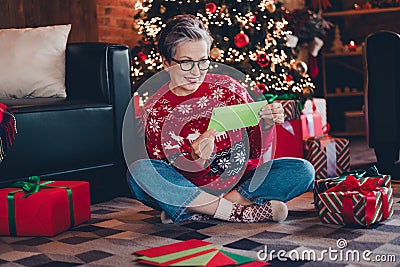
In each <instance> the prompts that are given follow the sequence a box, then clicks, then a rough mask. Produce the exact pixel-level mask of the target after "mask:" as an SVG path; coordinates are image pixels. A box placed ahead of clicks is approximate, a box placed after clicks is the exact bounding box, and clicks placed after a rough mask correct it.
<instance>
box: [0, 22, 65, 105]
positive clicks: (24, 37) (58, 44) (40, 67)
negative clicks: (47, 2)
mask: <svg viewBox="0 0 400 267" xmlns="http://www.w3.org/2000/svg"><path fill="white" fill-rule="evenodd" d="M70 30H71V24H68V25H56V26H48V27H38V28H24V29H0V99H19V98H37V97H60V98H65V97H66V96H67V94H66V89H65V49H66V45H67V39H68V35H69V32H70Z"/></svg>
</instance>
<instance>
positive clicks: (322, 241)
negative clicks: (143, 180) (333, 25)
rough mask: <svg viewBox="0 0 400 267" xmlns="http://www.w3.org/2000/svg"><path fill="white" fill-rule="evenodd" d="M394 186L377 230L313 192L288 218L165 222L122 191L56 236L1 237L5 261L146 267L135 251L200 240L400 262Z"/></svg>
mask: <svg viewBox="0 0 400 267" xmlns="http://www.w3.org/2000/svg"><path fill="white" fill-rule="evenodd" d="M393 187H394V191H395V194H394V197H395V198H394V202H395V205H394V209H395V211H394V216H393V217H392V218H391V219H390V220H387V221H384V222H381V223H378V224H376V225H374V226H373V227H371V228H370V229H352V228H347V227H342V226H338V225H329V224H323V223H321V222H320V221H319V219H318V217H317V213H316V211H315V210H314V208H313V204H312V201H313V200H312V193H311V192H307V193H305V194H303V195H302V196H300V197H298V198H296V199H294V200H292V201H290V202H289V203H288V206H289V209H290V212H289V216H288V219H287V220H286V221H285V222H283V223H256V224H233V223H225V222H220V221H216V220H211V221H203V222H186V223H181V224H176V225H174V224H172V225H164V224H161V223H160V219H159V213H158V212H156V211H155V210H153V209H151V208H148V207H146V206H144V205H142V204H141V203H139V202H138V201H136V200H133V199H130V198H116V199H113V200H111V201H108V202H105V203H99V204H95V205H92V207H91V209H92V219H91V220H90V221H88V222H86V223H85V224H82V225H80V226H78V227H76V228H75V229H72V230H70V231H67V232H64V233H61V234H59V235H57V236H55V237H51V238H47V237H35V238H32V237H30V238H27V237H0V265H1V266H142V265H139V264H138V263H136V261H135V256H134V255H132V253H133V252H134V251H137V250H141V249H145V248H150V247H155V246H160V245H165V244H171V243H174V242H178V241H181V240H189V239H199V240H205V241H209V242H212V243H214V244H215V245H222V246H223V249H224V250H226V251H228V252H233V253H237V254H241V255H244V256H250V257H252V258H257V254H259V255H260V256H261V257H264V258H265V259H266V260H270V259H271V258H269V256H272V258H273V259H272V260H270V262H271V265H272V266H345V265H349V264H350V265H353V266H354V265H358V266H360V265H362V266H376V265H383V266H400V184H398V183H397V184H393ZM278 251H280V252H278ZM324 251H325V252H324ZM329 251H330V252H329ZM368 251H371V253H368ZM258 252H260V253H258ZM265 252H267V255H268V257H267V256H266V254H265ZM363 252H364V254H365V255H364V259H363V254H362V253H363ZM329 253H330V254H329ZM321 255H322V256H321ZM357 255H358V256H359V257H360V261H359V260H357ZM367 258H368V259H370V260H371V261H369V262H367V261H366V260H365V259H367ZM292 259H298V260H292ZM310 259H314V260H315V261H311V260H310ZM368 259H367V260H368ZM377 260H386V261H391V262H386V263H384V264H383V263H382V262H380V263H378V262H377ZM394 260H397V261H394Z"/></svg>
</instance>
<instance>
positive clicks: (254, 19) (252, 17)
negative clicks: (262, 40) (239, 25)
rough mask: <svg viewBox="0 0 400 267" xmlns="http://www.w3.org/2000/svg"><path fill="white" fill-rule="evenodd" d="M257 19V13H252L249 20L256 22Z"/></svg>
mask: <svg viewBox="0 0 400 267" xmlns="http://www.w3.org/2000/svg"><path fill="white" fill-rule="evenodd" d="M256 20H257V16H256V15H251V16H250V17H249V22H250V23H253V22H256Z"/></svg>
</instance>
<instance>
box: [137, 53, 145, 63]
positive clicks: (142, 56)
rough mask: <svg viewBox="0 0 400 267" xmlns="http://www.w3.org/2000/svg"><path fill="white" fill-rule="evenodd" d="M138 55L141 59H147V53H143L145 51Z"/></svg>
mask: <svg viewBox="0 0 400 267" xmlns="http://www.w3.org/2000/svg"><path fill="white" fill-rule="evenodd" d="M137 55H138V57H139V58H140V60H141V61H145V60H146V59H147V56H146V54H145V53H143V52H139V53H138V54H137Z"/></svg>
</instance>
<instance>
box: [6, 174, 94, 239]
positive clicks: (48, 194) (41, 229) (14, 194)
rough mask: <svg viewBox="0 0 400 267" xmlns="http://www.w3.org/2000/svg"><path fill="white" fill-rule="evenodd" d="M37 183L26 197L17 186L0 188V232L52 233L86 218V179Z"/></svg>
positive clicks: (87, 204)
mask: <svg viewBox="0 0 400 267" xmlns="http://www.w3.org/2000/svg"><path fill="white" fill-rule="evenodd" d="M40 185H41V187H40V190H39V191H38V192H36V193H32V194H29V195H28V196H26V197H24V195H25V194H26V192H24V191H23V190H22V189H20V188H5V189H0V235H15V236H54V235H56V234H58V233H60V232H62V231H65V230H67V229H69V228H72V227H74V226H77V225H78V224H80V223H82V222H84V221H87V220H89V219H90V193H89V183H88V182H82V181H47V182H45V181H43V182H40Z"/></svg>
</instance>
